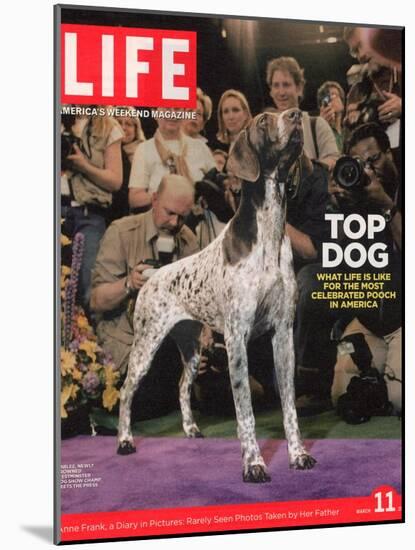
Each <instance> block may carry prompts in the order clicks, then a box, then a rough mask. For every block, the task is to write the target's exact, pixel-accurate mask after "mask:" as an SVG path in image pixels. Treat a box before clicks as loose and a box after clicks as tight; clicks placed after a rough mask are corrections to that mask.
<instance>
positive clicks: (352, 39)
mask: <svg viewBox="0 0 415 550" xmlns="http://www.w3.org/2000/svg"><path fill="white" fill-rule="evenodd" d="M368 30H369V29H366V28H364V27H345V29H344V33H343V37H344V40H345V42H346V43H347V45H348V46H349V51H350V55H351V56H352V57H354V58H356V59H357V61H358V62H359V64H360V66H361V71H360V79H359V81H358V82H357V83H355V84H354V85H353V86H352V87H351V88H350V90H349V93H348V95H347V103H346V116H345V119H344V126H345V129H346V130H347V132H348V133H349V135H350V133H351V132H352V131H353V130H354V129H356V128H357V127H359V126H360V125H362V124H365V123H368V122H376V123H378V124H380V125H381V126H382V127H383V128H384V129H385V131H386V133H387V134H388V137H389V141H390V144H391V150H392V153H393V155H394V161H395V164H396V165H397V166H398V168H400V162H401V159H400V134H401V132H400V118H401V116H402V99H401V75H400V74H399V73H398V71H397V70H396V68H393V67H390V66H384V65H382V64H380V63H379V57H378V56H376V55H374V52H373V50H371V49H370V47H369V46H368V44H367V42H366V41H365V40H364V36H365V33H366V31H368Z"/></svg>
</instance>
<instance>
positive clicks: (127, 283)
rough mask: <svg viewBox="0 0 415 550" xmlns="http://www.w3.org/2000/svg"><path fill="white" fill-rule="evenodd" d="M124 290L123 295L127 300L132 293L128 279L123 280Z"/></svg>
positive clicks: (132, 289)
mask: <svg viewBox="0 0 415 550" xmlns="http://www.w3.org/2000/svg"><path fill="white" fill-rule="evenodd" d="M124 289H125V295H126V296H127V298H129V297H130V296H131V294H132V293H133V292H134V288H133V287H132V286H131V282H130V277H128V276H127V277H126V278H125V282H124Z"/></svg>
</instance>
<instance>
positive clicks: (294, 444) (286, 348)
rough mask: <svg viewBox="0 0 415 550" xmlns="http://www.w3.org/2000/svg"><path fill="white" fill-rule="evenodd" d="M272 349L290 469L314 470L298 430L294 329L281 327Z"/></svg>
mask: <svg viewBox="0 0 415 550" xmlns="http://www.w3.org/2000/svg"><path fill="white" fill-rule="evenodd" d="M272 348H273V352H274V368H275V372H276V376H277V381H278V388H279V391H280V398H281V406H282V414H283V422H284V431H285V437H286V438H287V443H288V456H289V460H290V468H294V469H297V470H309V469H311V468H313V466H314V465H315V463H316V460H315V459H314V458H313V457H312V456H311V455H310V454H309V453H308V452H307V451H306V449H305V447H304V445H303V442H302V440H301V435H300V429H299V427H298V418H297V411H296V408H295V389H294V365H295V356H294V344H293V330H292V326H291V327H289V328H288V330H287V329H286V328H284V330H281V327H278V329H277V330H276V331H275V332H274V334H273V336H272Z"/></svg>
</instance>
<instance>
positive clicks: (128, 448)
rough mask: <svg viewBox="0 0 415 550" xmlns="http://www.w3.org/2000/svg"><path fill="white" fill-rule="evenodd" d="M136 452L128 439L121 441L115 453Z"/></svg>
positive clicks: (126, 453)
mask: <svg viewBox="0 0 415 550" xmlns="http://www.w3.org/2000/svg"><path fill="white" fill-rule="evenodd" d="M135 452H136V448H135V447H134V445H133V444H132V443H130V442H129V441H121V443H120V444H119V445H118V449H117V453H118V454H119V455H130V454H132V453H135Z"/></svg>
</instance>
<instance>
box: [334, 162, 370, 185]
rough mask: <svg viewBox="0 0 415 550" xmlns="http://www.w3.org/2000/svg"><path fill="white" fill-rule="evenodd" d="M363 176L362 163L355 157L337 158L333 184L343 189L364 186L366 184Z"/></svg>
mask: <svg viewBox="0 0 415 550" xmlns="http://www.w3.org/2000/svg"><path fill="white" fill-rule="evenodd" d="M364 176H365V173H364V165H363V162H362V160H361V159H359V158H355V157H348V156H344V157H341V158H339V160H338V161H337V162H336V165H335V167H334V171H333V177H334V180H335V182H336V183H337V184H338V185H340V187H343V189H350V188H352V187H362V186H364V185H365V184H366V181H365V179H366V178H364Z"/></svg>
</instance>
